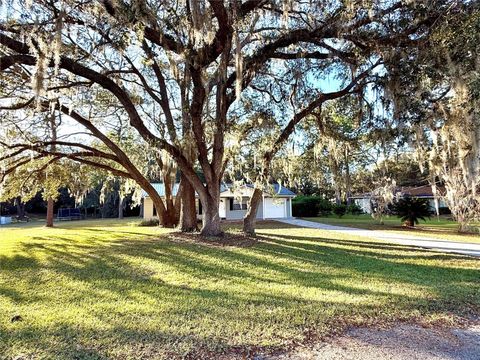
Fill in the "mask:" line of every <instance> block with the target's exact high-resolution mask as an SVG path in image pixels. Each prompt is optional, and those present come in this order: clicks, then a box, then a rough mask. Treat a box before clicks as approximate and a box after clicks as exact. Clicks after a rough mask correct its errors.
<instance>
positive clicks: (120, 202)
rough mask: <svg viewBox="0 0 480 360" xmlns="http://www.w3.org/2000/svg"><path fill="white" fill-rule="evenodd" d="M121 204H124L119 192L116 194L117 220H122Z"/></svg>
mask: <svg viewBox="0 0 480 360" xmlns="http://www.w3.org/2000/svg"><path fill="white" fill-rule="evenodd" d="M123 203H124V198H123V196H122V195H121V194H120V192H118V218H119V219H123Z"/></svg>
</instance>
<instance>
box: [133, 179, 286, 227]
mask: <svg viewBox="0 0 480 360" xmlns="http://www.w3.org/2000/svg"><path fill="white" fill-rule="evenodd" d="M152 185H153V187H154V188H155V190H156V191H157V192H158V194H159V195H160V196H161V197H163V196H165V186H164V185H163V184H162V183H153V184H152ZM177 191H178V184H175V185H174V187H173V196H175V195H176V194H177ZM252 193H253V186H252V185H244V186H242V187H240V188H239V189H236V190H235V191H233V189H232V186H231V185H230V184H222V186H221V189H220V205H219V209H218V210H219V213H220V218H222V219H226V220H240V219H243V217H244V216H245V213H246V212H247V204H248V200H249V198H250V197H251V195H252ZM142 197H143V218H144V219H152V218H155V217H156V216H157V214H156V210H155V207H154V206H153V201H152V200H151V199H150V197H149V196H148V194H147V193H145V192H143V194H142ZM294 197H295V194H294V193H293V192H292V191H291V190H289V189H287V188H286V187H283V186H281V185H279V184H272V185H270V186H269V187H268V188H266V189H265V190H264V191H263V194H262V200H261V202H260V204H259V206H258V210H257V219H279V218H289V217H292V198H294ZM196 205H197V214H198V217H201V216H202V206H201V203H200V201H199V199H198V196H197V201H196Z"/></svg>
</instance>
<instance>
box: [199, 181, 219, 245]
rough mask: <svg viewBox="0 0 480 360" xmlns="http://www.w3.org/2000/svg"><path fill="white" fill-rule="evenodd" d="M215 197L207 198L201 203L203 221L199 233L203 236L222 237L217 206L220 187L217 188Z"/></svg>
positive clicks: (209, 196)
mask: <svg viewBox="0 0 480 360" xmlns="http://www.w3.org/2000/svg"><path fill="white" fill-rule="evenodd" d="M217 190H218V194H217V196H211V194H209V195H208V196H207V199H206V201H203V202H202V206H203V219H202V230H201V231H200V233H201V234H202V235H203V236H222V235H223V231H222V228H221V226H220V214H219V212H218V206H219V204H220V187H218V189H217Z"/></svg>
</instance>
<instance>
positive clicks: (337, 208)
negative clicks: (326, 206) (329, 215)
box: [333, 204, 347, 218]
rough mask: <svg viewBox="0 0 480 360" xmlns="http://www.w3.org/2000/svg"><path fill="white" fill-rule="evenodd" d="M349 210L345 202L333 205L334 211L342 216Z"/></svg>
mask: <svg viewBox="0 0 480 360" xmlns="http://www.w3.org/2000/svg"><path fill="white" fill-rule="evenodd" d="M346 212H347V205H345V204H338V205H333V213H334V214H335V215H337V216H338V217H339V218H341V217H342V216H343V215H345V213H346Z"/></svg>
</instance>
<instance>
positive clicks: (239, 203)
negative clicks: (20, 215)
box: [230, 198, 247, 210]
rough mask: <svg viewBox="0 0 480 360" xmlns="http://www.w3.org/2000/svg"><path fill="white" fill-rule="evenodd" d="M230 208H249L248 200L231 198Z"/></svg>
mask: <svg viewBox="0 0 480 360" xmlns="http://www.w3.org/2000/svg"><path fill="white" fill-rule="evenodd" d="M230 210H247V202H246V201H245V202H244V201H238V199H234V198H231V199H230Z"/></svg>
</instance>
